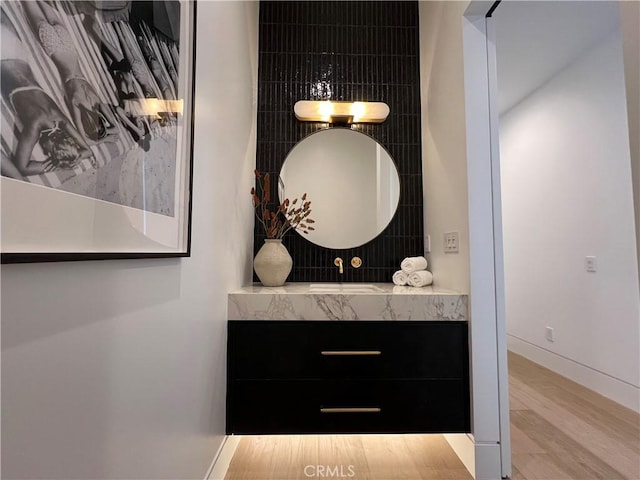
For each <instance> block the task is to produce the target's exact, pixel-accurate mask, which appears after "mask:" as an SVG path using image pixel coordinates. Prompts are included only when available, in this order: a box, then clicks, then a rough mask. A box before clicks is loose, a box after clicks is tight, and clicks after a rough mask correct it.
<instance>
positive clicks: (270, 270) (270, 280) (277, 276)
mask: <svg viewBox="0 0 640 480" xmlns="http://www.w3.org/2000/svg"><path fill="white" fill-rule="evenodd" d="M292 266H293V260H292V259H291V255H289V251H288V250H287V247H285V246H284V245H283V244H282V240H276V239H271V238H268V239H266V240H265V241H264V245H262V247H261V248H260V250H258V253H257V254H256V257H255V258H254V259H253V269H254V270H255V271H256V275H258V278H259V279H260V281H261V282H262V284H263V285H264V286H265V287H279V286H281V285H284V282H285V281H286V280H287V277H288V276H289V273H291V267H292Z"/></svg>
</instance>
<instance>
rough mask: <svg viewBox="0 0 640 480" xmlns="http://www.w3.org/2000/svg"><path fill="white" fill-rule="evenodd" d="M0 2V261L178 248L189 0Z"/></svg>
mask: <svg viewBox="0 0 640 480" xmlns="http://www.w3.org/2000/svg"><path fill="white" fill-rule="evenodd" d="M0 8H1V20H2V25H1V28H0V32H1V36H2V38H1V39H0V46H1V55H0V65H1V77H0V87H1V90H2V104H1V124H0V134H1V145H0V154H1V155H2V164H1V166H2V176H1V177H0V182H1V183H0V194H1V213H2V217H1V248H2V262H3V263H20V262H42V261H69V260H89V259H111V258H114V259H115V258H144V257H173V256H188V255H189V251H190V249H189V246H190V213H191V172H192V143H193V95H194V92H193V90H194V89H193V85H194V64H195V15H196V12H195V9H196V3H195V1H194V0H190V1H184V0H86V1H84V0H53V1H51V0H49V1H46V0H30V1H12V0H3V1H2V2H1V3H0Z"/></svg>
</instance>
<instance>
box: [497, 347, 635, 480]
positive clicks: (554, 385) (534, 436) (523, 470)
mask: <svg viewBox="0 0 640 480" xmlns="http://www.w3.org/2000/svg"><path fill="white" fill-rule="evenodd" d="M509 399H510V413H511V464H512V466H513V476H512V479H513V480H538V479H545V480H565V479H575V480H591V479H604V480H617V479H628V480H640V416H639V415H638V414H636V413H635V412H633V411H631V410H629V409H627V408H625V407H622V406H621V405H618V404H617V403H615V402H612V401H610V400H608V399H606V398H604V397H602V396H601V395H598V394H597V393H595V392H593V391H591V390H588V389H586V388H584V387H582V386H581V385H578V384H577V383H574V382H572V381H570V380H567V379H566V378H564V377H561V376H560V375H557V374H555V373H553V372H551V371H550V370H547V369H546V368H543V367H541V366H539V365H537V364H535V363H532V362H530V361H528V360H526V359H525V358H523V357H521V356H518V355H515V354H514V353H511V352H509Z"/></svg>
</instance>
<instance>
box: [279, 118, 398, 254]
mask: <svg viewBox="0 0 640 480" xmlns="http://www.w3.org/2000/svg"><path fill="white" fill-rule="evenodd" d="M305 192H306V193H307V194H308V195H309V200H311V215H310V217H311V218H312V219H314V220H315V222H316V223H315V224H314V225H313V226H314V228H315V230H314V231H310V232H309V234H308V235H304V237H305V238H306V239H308V240H309V241H311V242H313V243H315V244H316V245H320V246H321V247H326V248H353V247H359V246H360V245H363V244H365V243H367V242H368V241H370V240H373V239H374V238H375V237H377V236H378V235H379V234H380V233H381V232H382V231H383V230H384V229H385V228H386V227H387V225H389V222H390V221H391V219H392V218H393V215H394V214H395V212H396V208H397V207H398V201H399V199H400V178H399V177H398V170H397V169H396V166H395V164H394V162H393V160H392V159H391V156H390V155H389V153H388V152H387V151H386V150H385V148H384V147H383V146H382V145H380V144H379V143H378V142H376V141H375V140H374V139H373V138H371V137H369V136H368V135H365V134H364V133H360V132H358V131H356V130H350V129H348V128H336V127H333V128H329V129H326V130H320V131H318V132H316V133H313V134H311V135H309V136H308V137H305V138H303V139H302V140H301V141H300V142H298V144H297V145H296V146H295V147H293V149H292V150H291V152H289V155H287V158H286V159H285V162H284V164H283V165H282V170H281V171H280V179H279V185H278V194H279V196H280V201H282V200H284V199H285V198H289V199H290V200H293V199H294V198H300V197H301V196H302V195H303V194H304V193H305Z"/></svg>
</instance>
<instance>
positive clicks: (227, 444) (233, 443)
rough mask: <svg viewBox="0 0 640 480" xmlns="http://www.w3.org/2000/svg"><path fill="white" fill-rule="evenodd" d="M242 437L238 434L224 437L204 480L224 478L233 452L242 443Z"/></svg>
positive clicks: (220, 479)
mask: <svg viewBox="0 0 640 480" xmlns="http://www.w3.org/2000/svg"><path fill="white" fill-rule="evenodd" d="M240 438H241V437H239V436H238V435H226V436H225V437H224V440H222V444H220V448H218V451H217V452H216V454H215V456H214V457H213V461H212V462H211V466H210V467H209V471H208V472H207V476H206V477H204V480H224V477H225V475H226V474H227V470H228V469H229V464H230V463H231V459H232V458H233V454H234V453H235V452H236V448H238V443H240Z"/></svg>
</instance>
